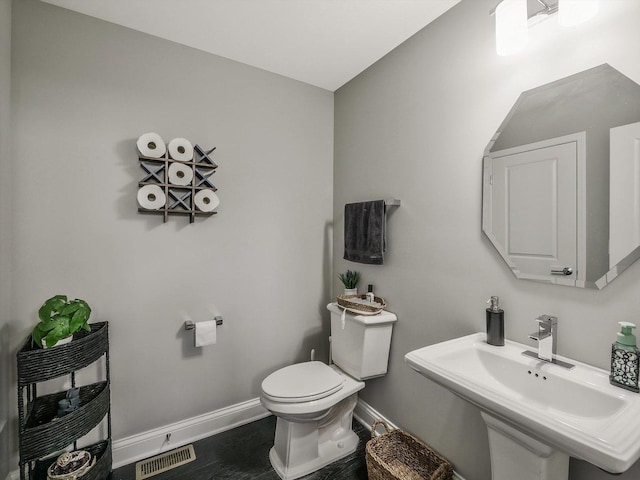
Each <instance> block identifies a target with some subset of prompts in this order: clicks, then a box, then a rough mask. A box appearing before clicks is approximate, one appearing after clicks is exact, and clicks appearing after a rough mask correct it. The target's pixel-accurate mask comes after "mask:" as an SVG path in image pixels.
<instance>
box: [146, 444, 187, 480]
mask: <svg viewBox="0 0 640 480" xmlns="http://www.w3.org/2000/svg"><path fill="white" fill-rule="evenodd" d="M195 459H196V453H195V452H194V451H193V445H186V446H184V447H181V448H176V449H175V450H170V451H168V452H166V453H163V454H161V455H156V456H155V457H151V458H147V459H146V460H142V461H140V462H138V463H136V480H144V479H145V478H150V477H153V476H154V475H158V474H159V473H162V472H166V471H167V470H171V469H173V468H176V467H179V466H180V465H184V464H185V463H189V462H193V461H194V460H195Z"/></svg>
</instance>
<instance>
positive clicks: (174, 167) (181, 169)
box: [169, 163, 193, 185]
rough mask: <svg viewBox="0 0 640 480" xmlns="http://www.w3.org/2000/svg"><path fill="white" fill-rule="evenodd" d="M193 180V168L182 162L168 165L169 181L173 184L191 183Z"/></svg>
mask: <svg viewBox="0 0 640 480" xmlns="http://www.w3.org/2000/svg"><path fill="white" fill-rule="evenodd" d="M191 180H193V168H191V167H190V166H188V165H183V164H182V163H172V164H171V165H169V182H171V183H173V184H174V185H191Z"/></svg>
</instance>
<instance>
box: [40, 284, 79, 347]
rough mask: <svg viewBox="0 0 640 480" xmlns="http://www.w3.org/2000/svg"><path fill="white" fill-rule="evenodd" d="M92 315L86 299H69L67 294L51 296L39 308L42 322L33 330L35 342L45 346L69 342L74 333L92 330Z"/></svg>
mask: <svg viewBox="0 0 640 480" xmlns="http://www.w3.org/2000/svg"><path fill="white" fill-rule="evenodd" d="M90 315H91V308H90V307H89V305H88V304H87V302H85V301H84V300H80V299H77V298H76V299H75V300H70V301H67V296H66V295H56V296H54V297H51V298H50V299H48V300H47V301H46V302H44V304H42V306H41V307H40V310H38V317H39V318H40V322H39V323H38V324H37V325H36V326H35V327H34V329H33V331H32V332H31V338H32V340H33V343H34V344H36V345H38V346H42V347H43V348H50V347H53V346H54V345H61V344H64V343H68V342H70V341H71V340H72V339H73V334H74V333H76V332H78V331H80V330H82V329H84V330H87V331H89V332H90V331H91V327H90V326H89V323H88V321H89V316H90Z"/></svg>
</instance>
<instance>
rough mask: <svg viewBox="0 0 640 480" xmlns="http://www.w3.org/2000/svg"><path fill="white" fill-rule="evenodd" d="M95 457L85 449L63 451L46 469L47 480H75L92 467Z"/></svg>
mask: <svg viewBox="0 0 640 480" xmlns="http://www.w3.org/2000/svg"><path fill="white" fill-rule="evenodd" d="M94 463H95V458H93V459H92V458H91V454H90V453H89V452H87V451H86V450H77V451H75V452H65V453H63V454H62V455H60V456H59V457H58V459H57V460H56V461H55V462H53V463H52V464H51V466H50V467H49V468H48V469H47V480H77V479H79V478H81V477H82V476H83V475H84V474H85V473H87V472H88V471H89V469H91V467H93V464H94Z"/></svg>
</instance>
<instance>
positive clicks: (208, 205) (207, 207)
mask: <svg viewBox="0 0 640 480" xmlns="http://www.w3.org/2000/svg"><path fill="white" fill-rule="evenodd" d="M193 203H195V204H196V207H197V208H198V210H200V211H202V212H211V211H212V210H214V209H215V208H216V207H217V206H218V205H220V199H219V198H218V196H217V195H216V194H215V192H214V191H213V190H211V189H209V188H206V189H204V190H200V191H199V192H198V193H196V194H195V195H194V196H193Z"/></svg>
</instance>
